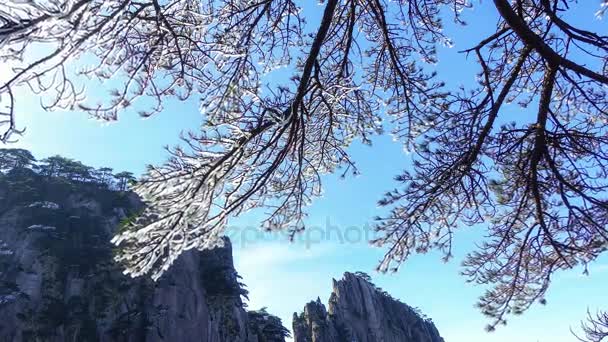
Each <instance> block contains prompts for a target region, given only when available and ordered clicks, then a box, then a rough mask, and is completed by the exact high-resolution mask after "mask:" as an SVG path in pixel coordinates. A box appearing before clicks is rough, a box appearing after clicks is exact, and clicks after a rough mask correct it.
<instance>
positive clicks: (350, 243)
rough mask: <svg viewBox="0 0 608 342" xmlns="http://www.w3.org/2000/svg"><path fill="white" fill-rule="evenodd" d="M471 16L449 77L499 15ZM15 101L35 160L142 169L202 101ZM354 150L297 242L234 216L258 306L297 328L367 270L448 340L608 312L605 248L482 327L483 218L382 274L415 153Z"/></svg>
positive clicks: (460, 32) (443, 67)
mask: <svg viewBox="0 0 608 342" xmlns="http://www.w3.org/2000/svg"><path fill="white" fill-rule="evenodd" d="M582 3H584V4H581V5H580V6H581V10H580V11H578V12H580V15H578V14H577V17H576V18H575V19H576V20H575V21H576V22H578V23H584V24H586V26H587V27H589V26H588V25H589V23H590V25H592V26H593V27H596V28H601V29H603V30H604V31H605V28H606V26H605V24H606V22H605V21H598V20H597V19H596V18H595V17H594V16H593V13H594V12H595V10H596V9H597V8H598V6H599V1H587V0H585V1H582ZM583 7H584V8H583ZM319 12H320V11H319ZM465 18H467V19H468V21H469V22H470V24H471V25H469V26H467V27H466V28H457V29H456V28H454V27H452V26H451V25H448V27H447V28H446V32H448V33H449V34H450V35H451V36H452V37H454V41H455V44H456V45H455V47H454V48H452V49H449V50H448V49H443V50H442V55H441V61H440V64H439V65H438V66H437V69H438V71H439V72H440V74H441V75H442V77H443V78H445V79H446V81H447V82H448V83H449V84H451V85H455V84H456V83H464V84H465V85H466V84H467V83H468V84H470V83H472V82H474V76H475V71H476V69H475V63H474V62H475V61H474V60H473V59H472V58H470V59H469V60H468V61H467V60H465V57H464V56H463V55H460V54H457V53H456V51H457V50H461V49H464V48H467V47H469V46H470V45H471V44H473V42H476V41H478V40H479V39H480V38H482V37H483V36H484V35H485V34H486V33H488V32H489V29H488V27H489V28H491V27H492V25H491V24H493V23H494V22H495V20H496V19H495V18H496V16H495V13H494V10H493V8H492V7H491V2H490V1H486V2H484V3H483V4H481V5H478V6H477V7H476V8H475V9H474V10H472V11H469V12H467V13H466V14H465ZM486 23H489V24H490V25H488V24H486ZM5 67H6V66H5ZM1 73H2V66H0V74H1ZM101 88H102V87H100V89H101ZM100 93H101V91H98V90H96V91H94V94H96V95H99V94H100ZM17 101H18V105H19V107H20V108H21V110H20V113H19V117H18V124H19V125H22V126H26V127H27V131H26V134H25V135H24V136H23V137H22V138H21V139H20V141H19V142H18V143H16V144H14V145H13V146H14V147H22V148H27V149H30V150H31V151H32V152H33V153H34V154H35V156H37V157H38V158H43V157H46V156H50V155H54V154H61V155H63V156H66V157H71V158H75V159H78V160H80V161H82V162H83V163H85V164H88V165H92V166H96V167H99V166H110V167H113V168H114V169H115V170H117V171H120V170H129V171H132V172H134V173H137V174H139V173H140V172H141V171H143V169H144V167H145V165H146V164H150V163H160V162H162V161H163V160H164V159H165V157H166V153H165V152H164V151H163V146H164V145H174V144H176V143H178V134H179V132H180V131H182V130H184V129H196V128H197V127H198V125H199V124H200V122H201V115H200V113H199V110H198V103H196V101H188V102H175V103H168V104H166V105H165V108H166V110H165V112H163V113H161V114H160V115H157V116H154V117H152V118H149V119H146V120H142V119H140V118H139V117H138V116H137V114H136V113H132V112H125V113H123V114H122V115H121V116H120V119H119V121H117V122H114V123H111V124H103V123H100V122H97V121H93V120H90V119H88V117H87V116H86V114H82V113H71V112H54V113H46V112H43V111H41V110H40V109H39V105H38V99H37V98H35V97H29V96H26V95H23V94H21V95H18V96H17ZM512 112H513V113H521V111H517V110H512ZM522 115H525V113H522ZM350 151H351V153H352V155H353V157H354V159H356V161H357V162H358V165H359V167H360V170H361V172H362V174H361V176H359V177H357V178H347V179H345V180H340V179H338V178H337V177H334V176H327V177H325V179H324V195H323V197H322V198H319V199H318V200H316V201H315V202H314V204H313V205H312V206H311V208H310V211H309V213H310V218H309V222H308V226H309V230H308V232H307V233H305V234H304V235H302V236H300V237H299V239H298V241H297V242H295V243H294V244H289V243H288V242H287V241H286V239H285V237H284V236H281V235H268V234H267V233H263V232H261V231H259V230H257V226H258V225H257V222H258V221H257V218H256V217H255V216H249V217H244V218H241V219H239V220H238V222H234V223H233V226H234V227H233V228H232V229H231V230H230V231H229V235H230V236H231V237H232V240H233V244H234V254H235V262H236V266H237V270H238V271H239V273H240V274H241V275H242V276H243V278H244V282H245V283H246V284H247V285H248V287H249V290H250V299H251V301H250V302H249V306H250V307H251V308H254V309H255V308H259V307H262V306H267V307H268V310H269V311H270V312H272V313H274V314H277V315H279V316H280V317H281V318H282V319H283V321H284V323H285V324H286V325H287V326H288V327H290V325H291V315H292V313H293V312H294V311H299V310H301V309H302V307H303V305H304V303H306V302H307V301H310V300H313V299H316V297H317V296H319V297H320V298H321V299H322V300H323V301H324V302H327V299H328V297H329V294H330V291H331V278H332V277H333V278H339V277H340V276H341V274H342V273H343V272H345V271H357V270H360V271H365V272H367V273H369V274H370V275H371V276H372V278H373V279H374V281H375V282H376V284H377V285H379V286H380V287H382V288H384V289H385V290H387V291H388V292H389V293H391V294H392V295H393V296H394V297H397V298H400V299H402V300H403V301H404V302H406V303H408V304H409V305H412V306H417V307H419V308H420V309H421V310H422V311H423V312H424V313H426V314H427V315H428V316H430V317H432V318H433V320H434V322H435V323H436V325H437V327H438V329H439V331H440V333H441V334H442V336H443V337H444V338H445V339H446V341H469V342H481V341H484V342H485V341H496V342H506V341H509V342H511V341H522V342H527V341H531V342H535V341H552V342H562V341H563V342H565V341H573V340H574V337H573V336H572V335H571V334H570V331H569V329H570V327H573V328H577V326H578V322H579V320H581V319H583V318H584V317H585V314H586V311H587V308H590V309H591V310H595V309H600V308H604V309H608V296H606V291H605V284H606V283H607V281H608V258H607V257H604V258H602V259H600V260H598V261H597V262H596V263H595V264H593V265H591V267H590V272H591V275H590V276H583V275H581V270H572V271H569V272H565V273H560V274H559V275H557V276H556V277H555V279H554V281H553V284H552V287H551V288H550V290H549V293H548V295H547V301H548V305H547V306H534V307H533V308H532V309H531V310H530V311H528V312H527V313H526V314H524V315H523V316H521V317H515V318H514V317H511V318H510V320H509V324H508V325H507V326H506V327H499V328H498V330H497V331H495V332H493V333H490V334H489V333H486V332H485V331H484V329H483V328H484V326H485V324H486V323H487V322H486V320H485V318H484V317H483V316H482V315H481V314H480V313H479V311H478V310H477V309H476V308H474V303H475V301H476V299H477V297H478V296H479V295H480V294H481V293H482V291H483V287H481V286H473V285H471V284H467V283H466V282H465V279H464V278H463V277H461V276H460V275H459V271H460V268H459V263H460V261H462V259H463V256H464V255H465V254H466V253H467V252H469V251H471V250H472V249H473V248H474V243H475V242H476V241H479V240H480V239H481V238H482V237H483V234H484V227H483V226H476V227H470V228H466V227H463V229H462V230H461V231H460V233H459V234H457V235H456V237H455V242H456V243H455V245H456V250H455V253H454V254H455V258H454V259H453V260H452V261H451V262H449V263H447V264H446V263H442V262H441V260H440V257H439V256H438V255H436V254H433V253H429V254H426V255H419V256H414V257H412V258H411V259H410V260H409V261H408V262H407V263H406V264H405V265H404V266H403V267H402V268H401V270H400V271H399V272H398V273H397V274H391V275H382V274H377V273H375V272H374V271H373V270H374V268H375V266H376V264H377V262H378V260H379V259H380V257H381V256H382V250H380V249H374V248H372V247H369V246H368V245H367V242H366V239H365V231H366V227H369V226H370V225H371V223H372V222H371V218H372V217H373V216H375V215H377V214H378V213H379V212H380V210H381V209H379V208H378V207H377V205H376V202H377V200H378V199H379V198H380V196H381V195H382V193H383V192H384V191H386V190H389V189H391V188H392V187H394V186H395V184H394V183H393V181H392V178H393V176H394V175H396V174H397V173H398V172H400V171H401V170H402V169H403V168H407V167H408V164H409V163H408V160H409V156H408V155H407V154H406V153H405V152H404V151H403V149H402V146H401V145H400V144H399V143H395V142H393V141H391V139H390V137H388V136H385V137H379V138H377V139H375V140H374V145H373V147H371V148H370V147H367V146H362V145H359V144H355V145H353V146H352V148H351V149H350ZM328 226H329V227H330V228H329V229H328V228H327V227H328ZM370 234H371V233H370ZM327 235H330V236H329V237H328V236H327Z"/></svg>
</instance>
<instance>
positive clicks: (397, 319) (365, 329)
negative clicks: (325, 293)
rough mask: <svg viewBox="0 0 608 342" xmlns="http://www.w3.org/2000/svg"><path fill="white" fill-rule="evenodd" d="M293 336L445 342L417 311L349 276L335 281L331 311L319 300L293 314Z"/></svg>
mask: <svg viewBox="0 0 608 342" xmlns="http://www.w3.org/2000/svg"><path fill="white" fill-rule="evenodd" d="M293 334H294V338H295V342H351V341H357V342H380V341H382V342H444V340H443V338H441V336H440V335H439V332H438V331H437V328H436V327H435V324H434V323H433V322H432V320H431V319H430V318H427V317H425V316H424V314H422V313H421V312H420V311H419V310H418V309H415V308H412V307H410V306H408V305H406V304H404V303H402V302H400V301H399V300H397V299H394V298H392V297H391V296H390V295H389V294H388V293H386V292H384V291H382V289H380V288H377V287H376V286H375V285H374V284H372V283H371V279H370V278H369V276H367V275H366V274H364V273H357V274H353V273H348V272H347V273H345V274H344V277H343V278H342V279H341V280H338V281H336V280H335V279H334V280H333V292H332V293H331V295H330V298H329V310H327V309H326V308H325V305H323V303H321V301H320V300H319V299H317V300H316V301H312V302H310V303H308V304H306V306H305V307H304V311H303V312H301V313H299V314H298V313H294V316H293Z"/></svg>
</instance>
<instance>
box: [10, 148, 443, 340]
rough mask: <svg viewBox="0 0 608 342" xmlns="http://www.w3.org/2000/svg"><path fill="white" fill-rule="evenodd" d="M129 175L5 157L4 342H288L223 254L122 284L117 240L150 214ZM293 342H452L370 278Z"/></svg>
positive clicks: (309, 308)
mask: <svg viewBox="0 0 608 342" xmlns="http://www.w3.org/2000/svg"><path fill="white" fill-rule="evenodd" d="M132 181H134V179H133V177H132V175H131V174H129V173H126V172H122V173H119V174H116V175H113V174H112V173H111V169H109V168H101V169H93V168H90V167H87V166H85V165H83V164H82V163H80V162H77V161H73V160H70V159H67V158H63V157H59V156H55V157H51V158H47V159H44V160H41V161H39V162H38V161H36V160H35V159H34V158H33V156H31V154H30V153H29V152H28V151H25V150H8V149H0V341H2V342H4V341H15V342H21V341H44V342H47V341H49V342H62V341H73V342H89V341H95V342H97V341H118V342H122V341H124V342H131V341H132V342H135V341H137V342H140V341H145V342H150V341H184V342H189V341H192V342H195V341H196V342H284V341H285V339H286V338H287V337H288V336H289V331H288V330H287V329H286V328H285V327H284V326H283V324H282V322H281V320H280V319H279V318H278V317H276V316H273V315H272V314H270V313H268V312H267V311H266V309H261V310H258V311H251V310H250V311H248V310H247V309H246V303H245V302H244V301H245V300H246V299H247V294H248V292H247V290H246V289H245V287H244V285H243V284H242V282H241V278H240V277H239V275H238V273H237V271H236V270H235V269H234V264H233V259H232V249H231V245H230V241H229V240H227V239H226V240H225V244H224V247H222V248H216V249H213V250H207V251H189V252H187V253H184V254H183V255H182V256H181V257H180V258H179V259H178V260H177V262H176V263H175V264H174V265H173V267H172V268H171V269H170V270H169V271H168V272H166V273H165V274H164V275H163V276H162V277H161V278H160V280H159V281H157V282H153V281H151V280H150V279H148V278H137V279H133V278H130V277H128V276H125V275H123V273H122V269H121V267H120V265H118V264H116V263H115V262H114V259H113V253H114V252H115V251H114V246H113V245H112V244H110V238H111V236H112V235H113V234H114V233H115V232H116V230H117V229H122V227H124V226H126V223H128V222H129V221H130V220H132V219H133V218H134V217H135V215H137V213H139V212H140V211H141V210H142V209H143V203H142V202H141V201H140V200H139V199H138V198H137V196H136V195H134V194H133V193H130V192H128V191H125V190H126V184H127V182H132ZM293 331H294V338H295V342H352V341H357V342H376V341H377V342H380V341H382V342H392V341H394V342H397V341H399V342H442V341H443V339H441V337H440V336H439V333H438V332H437V329H436V328H435V326H434V324H433V323H432V322H431V321H430V320H429V319H426V318H423V317H421V314H420V313H418V312H417V311H416V310H414V309H412V308H410V307H409V306H407V305H405V304H403V303H401V302H399V301H397V300H395V299H393V298H391V297H390V296H389V295H388V294H386V293H384V292H383V291H381V290H379V289H378V288H376V287H375V286H374V285H373V284H372V283H371V282H370V279H369V278H368V277H367V276H366V275H365V274H362V273H358V274H352V273H346V274H345V275H344V278H343V279H342V280H340V281H335V280H334V290H333V293H332V295H331V299H330V303H329V311H327V310H326V309H325V306H324V305H323V304H321V303H320V301H317V302H311V303H309V304H307V305H306V306H305V309H304V312H303V313H301V314H299V315H294V321H293Z"/></svg>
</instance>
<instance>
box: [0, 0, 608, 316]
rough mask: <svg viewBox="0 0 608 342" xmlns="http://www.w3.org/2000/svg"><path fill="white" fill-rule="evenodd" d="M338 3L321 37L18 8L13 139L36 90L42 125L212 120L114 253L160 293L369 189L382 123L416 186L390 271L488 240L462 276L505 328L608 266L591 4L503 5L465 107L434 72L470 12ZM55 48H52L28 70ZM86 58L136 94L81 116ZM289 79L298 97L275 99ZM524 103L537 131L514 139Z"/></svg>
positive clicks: (294, 11)
mask: <svg viewBox="0 0 608 342" xmlns="http://www.w3.org/2000/svg"><path fill="white" fill-rule="evenodd" d="M321 3H322V6H323V11H322V15H321V17H320V19H319V20H318V23H317V22H316V21H315V20H311V22H312V23H307V21H306V20H305V19H306V18H305V17H304V12H303V11H302V9H301V6H304V5H303V4H300V3H298V2H295V1H293V0H251V1H240V0H238V1H237V0H216V1H205V0H166V1H158V0H150V1H135V0H49V1H47V2H45V4H44V5H43V4H41V3H38V2H33V1H32V2H21V1H8V2H4V3H3V4H1V5H0V56H1V57H0V58H2V60H4V61H11V62H14V63H18V64H19V67H16V68H15V69H14V71H13V73H12V74H11V76H10V77H8V78H7V79H6V80H5V81H3V83H2V84H1V85H0V96H2V99H1V101H2V107H3V109H2V111H3V112H2V113H0V114H1V115H2V118H4V119H3V120H2V121H0V124H2V125H3V126H2V128H3V129H4V133H0V134H2V135H1V136H0V139H2V140H3V141H9V140H10V139H11V136H12V135H14V134H15V133H19V132H20V131H19V129H20V128H19V127H18V126H17V124H16V121H15V117H16V116H15V114H16V113H17V111H18V107H16V105H15V104H16V102H15V97H14V91H15V89H16V88H17V87H20V86H23V85H28V86H29V87H31V89H32V90H34V91H36V92H44V93H45V94H46V95H47V97H46V99H47V100H48V102H45V103H43V106H44V108H47V109H53V108H79V109H80V110H83V111H87V112H88V113H90V114H91V115H93V116H95V117H98V118H100V119H105V120H114V119H116V118H117V116H118V113H119V112H120V111H122V110H124V109H125V108H128V107H132V106H135V104H136V102H137V101H136V100H137V99H138V98H140V97H147V98H149V99H151V100H152V102H153V105H152V106H151V107H150V108H144V109H140V114H141V115H142V116H149V115H152V114H154V113H157V112H160V111H162V110H163V104H164V103H165V102H166V100H167V99H170V98H177V99H182V100H185V99H189V98H196V99H199V100H200V101H201V108H203V110H204V113H205V122H204V124H203V125H202V128H201V130H200V131H198V132H192V133H191V134H189V135H187V136H185V137H184V140H185V141H186V144H185V146H183V147H182V148H176V149H175V150H173V151H172V157H171V158H170V160H169V161H168V162H167V163H166V164H164V165H161V166H155V167H150V168H149V170H148V172H147V174H146V176H145V177H144V178H143V179H142V181H141V182H139V183H138V184H137V185H136V186H135V190H136V191H137V192H138V193H139V194H140V195H142V197H143V198H144V199H146V201H147V204H148V206H147V209H146V211H145V212H144V213H143V214H142V217H141V218H140V219H139V220H137V221H136V223H135V224H134V225H133V227H131V229H129V230H127V231H125V232H123V233H122V234H121V235H119V236H117V237H116V238H115V240H114V241H115V243H117V244H120V245H121V247H122V252H121V253H122V254H120V255H119V257H118V258H119V260H121V261H122V262H124V264H125V265H126V267H127V272H129V273H131V274H132V275H134V276H138V275H142V274H146V273H149V272H151V273H152V276H153V277H154V278H158V277H159V276H160V274H162V272H163V271H164V270H166V269H167V268H168V267H169V266H170V265H171V264H172V263H173V261H174V260H175V258H176V257H177V256H178V255H179V254H180V253H181V252H183V251H185V250H188V249H191V248H199V249H204V248H210V247H213V246H216V245H218V244H220V243H221V239H220V237H221V236H222V235H223V231H224V229H225V228H226V226H227V222H228V220H229V219H230V218H231V217H234V216H238V215H240V214H242V213H243V212H245V211H246V210H248V209H251V208H257V207H265V208H268V209H269V212H268V215H267V217H266V218H265V220H264V223H263V225H264V227H265V228H266V229H287V230H289V231H290V232H292V233H294V234H295V233H296V232H298V231H301V230H302V229H303V228H304V221H305V218H306V211H305V207H306V206H307V205H308V204H309V203H310V202H311V201H312V199H313V198H314V197H316V196H318V195H319V194H320V192H321V175H323V174H326V173H340V174H343V175H346V174H349V173H357V172H358V171H357V168H356V165H355V163H354V161H353V160H352V159H351V157H350V155H349V153H348V147H349V145H350V144H351V142H352V141H353V140H355V139H357V140H360V141H363V142H365V143H370V141H371V140H370V139H371V137H372V136H374V135H376V134H381V133H382V132H383V131H384V128H385V127H386V125H384V124H383V122H382V121H383V120H384V121H390V122H392V125H391V130H392V133H393V134H394V135H395V136H396V137H398V138H399V139H401V141H403V143H404V144H405V145H406V147H407V148H408V149H409V150H410V151H412V152H413V160H414V167H413V169H410V170H407V171H404V172H403V173H402V174H400V175H398V176H397V177H396V182H397V183H398V187H397V189H395V190H392V191H389V192H388V193H386V195H385V196H384V198H383V199H382V200H381V201H380V204H382V205H384V206H386V207H387V208H389V210H390V212H389V214H387V215H385V216H382V217H378V219H377V225H376V229H377V231H378V232H379V233H380V237H379V238H378V239H377V240H375V241H373V242H374V244H376V245H379V246H384V247H386V249H387V253H386V256H385V258H384V260H383V261H382V263H381V264H380V267H379V269H380V270H382V271H388V270H396V268H397V267H398V266H399V265H400V264H401V263H402V262H404V261H405V260H406V259H407V258H408V256H410V255H411V254H412V253H424V252H427V251H429V250H431V249H437V250H440V251H441V252H443V254H444V255H445V258H446V259H447V258H449V257H451V254H452V253H451V250H452V237H453V235H454V233H455V230H456V229H457V228H458V227H460V226H462V225H474V224H478V223H485V224H486V225H487V229H488V234H487V236H488V238H487V239H486V241H485V242H484V243H483V244H482V245H481V246H480V247H479V249H478V250H476V251H474V252H472V253H471V254H470V255H469V256H468V257H467V258H466V260H465V261H464V274H465V275H466V276H467V277H468V278H469V280H470V281H473V282H477V283H483V284H487V283H489V284H492V285H493V288H492V289H490V290H489V291H487V292H486V293H485V294H484V295H483V296H482V297H481V299H480V302H479V306H480V308H481V310H482V311H483V312H484V313H485V314H487V315H488V316H490V317H491V318H492V320H491V322H490V328H493V327H494V326H495V325H497V324H499V323H503V322H504V318H505V315H507V314H511V313H515V314H516V313H521V312H523V311H525V310H526V309H527V308H529V307H530V305H532V304H533V303H534V302H537V301H540V302H543V301H544V298H543V297H544V295H545V293H546V291H547V288H548V286H549V283H550V280H551V276H552V275H553V273H554V272H555V271H557V270H561V269H567V268H572V267H575V266H577V265H587V264H588V263H590V262H592V261H593V260H595V259H596V258H597V256H598V255H599V254H600V253H602V252H604V251H605V250H606V248H607V246H608V230H607V229H606V223H607V221H606V220H607V218H608V215H607V214H608V202H607V201H606V190H607V187H608V182H607V169H606V167H607V162H608V154H607V153H608V151H607V149H608V144H607V142H608V141H607V140H606V139H607V138H606V131H607V122H608V121H607V115H608V113H607V110H608V97H607V96H606V87H607V86H608V58H607V56H608V54H607V53H606V52H607V51H608V37H607V36H605V35H603V34H602V33H601V32H595V31H593V30H590V29H587V28H585V27H578V26H576V25H574V24H573V23H571V21H570V20H569V15H570V12H571V11H573V9H575V8H576V6H577V3H576V1H574V0H514V1H509V0H493V1H492V5H493V8H494V10H495V13H496V16H497V18H499V20H497V21H495V22H493V23H492V22H491V21H486V22H487V23H488V24H487V25H489V29H491V31H492V33H491V34H489V35H488V36H487V37H486V38H484V39H482V40H481V41H475V42H473V41H471V42H460V44H461V45H464V44H467V45H468V46H470V48H469V49H467V50H466V51H463V52H464V53H466V54H468V55H469V57H470V58H475V59H476V60H477V61H478V63H479V70H478V75H477V76H478V77H477V80H478V81H477V83H476V84H466V85H463V86H462V87H461V88H457V87H446V86H445V84H444V82H443V80H442V75H437V74H436V73H435V72H433V71H432V70H433V64H434V63H438V59H437V46H438V44H448V45H449V44H451V40H450V38H449V32H445V31H444V30H443V28H444V25H443V21H444V20H445V19H448V20H453V21H455V22H456V23H459V24H464V20H463V18H462V16H463V13H464V12H463V11H464V10H466V8H468V7H472V6H473V5H474V4H473V3H472V2H469V1H467V0H397V1H388V0H343V1H338V0H325V1H322V2H321ZM600 3H601V4H602V7H600V6H599V5H600ZM597 4H598V7H597V9H598V12H597V15H598V16H601V15H602V14H604V11H605V10H606V4H607V2H606V1H598V2H597ZM479 20H486V19H485V18H484V19H481V18H480V19H479ZM40 42H45V43H49V44H50V48H49V49H47V50H45V52H44V53H42V55H40V54H39V53H36V54H32V53H30V50H32V49H34V48H35V47H36V46H37V44H40ZM80 56H86V57H88V58H91V59H92V60H94V61H95V65H94V67H90V68H87V69H84V70H82V71H81V72H80V75H84V76H88V77H91V78H96V79H100V80H107V79H110V78H112V77H114V76H115V75H120V77H121V79H122V80H123V81H124V82H122V84H121V86H120V87H119V88H118V89H115V90H113V91H112V93H111V96H110V97H109V100H108V101H107V102H106V103H102V104H99V105H90V104H87V103H86V101H83V100H84V95H83V94H84V93H83V91H81V90H80V89H79V88H78V87H77V86H76V84H77V83H75V81H74V80H75V79H77V78H78V76H79V75H78V74H74V73H73V72H71V70H69V69H68V65H69V64H67V61H68V60H69V59H74V58H77V57H80ZM279 66H287V67H288V72H290V73H291V75H292V76H291V78H289V80H286V81H284V82H282V81H278V80H277V81H273V82H270V81H268V78H267V77H266V75H268V73H270V72H272V70H274V69H275V68H277V67H279ZM447 81H450V80H447ZM508 102H513V103H517V104H519V105H520V106H521V108H522V112H525V113H529V114H528V115H522V116H521V117H518V119H517V120H509V118H508V117H505V115H506V114H505V108H504V107H505V106H504V105H505V103H508ZM524 108H528V109H524ZM510 121H513V122H510ZM501 122H508V123H506V124H499V123H501Z"/></svg>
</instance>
